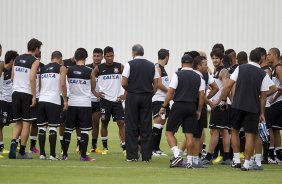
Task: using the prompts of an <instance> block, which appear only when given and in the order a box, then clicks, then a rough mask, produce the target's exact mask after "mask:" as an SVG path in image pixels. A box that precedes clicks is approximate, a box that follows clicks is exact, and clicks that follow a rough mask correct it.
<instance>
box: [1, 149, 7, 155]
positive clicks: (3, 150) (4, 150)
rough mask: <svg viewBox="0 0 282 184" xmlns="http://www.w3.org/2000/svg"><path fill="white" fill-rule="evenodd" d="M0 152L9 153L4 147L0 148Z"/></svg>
mask: <svg viewBox="0 0 282 184" xmlns="http://www.w3.org/2000/svg"><path fill="white" fill-rule="evenodd" d="M0 154H9V150H6V149H5V148H3V149H1V150H0Z"/></svg>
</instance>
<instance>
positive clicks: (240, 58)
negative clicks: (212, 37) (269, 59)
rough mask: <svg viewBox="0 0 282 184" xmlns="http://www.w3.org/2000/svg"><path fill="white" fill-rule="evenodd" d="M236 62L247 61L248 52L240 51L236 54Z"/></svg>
mask: <svg viewBox="0 0 282 184" xmlns="http://www.w3.org/2000/svg"><path fill="white" fill-rule="evenodd" d="M237 60H238V64H239V65H242V64H246V63H248V54H247V53H246V52H245V51H241V52H239V53H238V54H237Z"/></svg>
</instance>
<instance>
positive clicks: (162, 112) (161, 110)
mask: <svg viewBox="0 0 282 184" xmlns="http://www.w3.org/2000/svg"><path fill="white" fill-rule="evenodd" d="M165 112H166V109H165V108H164V107H161V109H160V111H159V114H160V115H161V114H165Z"/></svg>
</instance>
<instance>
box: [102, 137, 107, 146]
mask: <svg viewBox="0 0 282 184" xmlns="http://www.w3.org/2000/svg"><path fill="white" fill-rule="evenodd" d="M101 140H102V144H103V149H108V137H101Z"/></svg>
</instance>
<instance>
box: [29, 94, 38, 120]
mask: <svg viewBox="0 0 282 184" xmlns="http://www.w3.org/2000/svg"><path fill="white" fill-rule="evenodd" d="M38 101H39V99H38V98H36V105H35V106H34V107H31V108H30V117H31V119H32V123H35V124H37V118H38Z"/></svg>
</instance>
